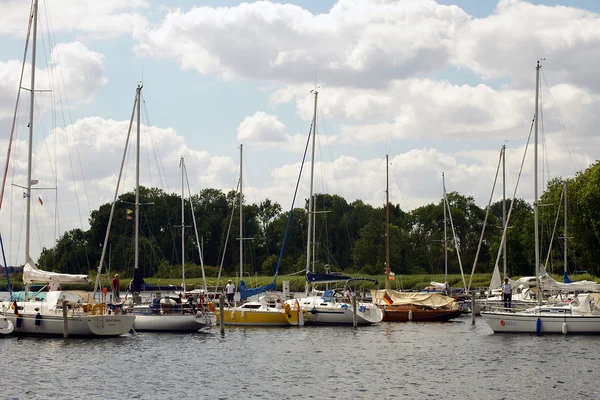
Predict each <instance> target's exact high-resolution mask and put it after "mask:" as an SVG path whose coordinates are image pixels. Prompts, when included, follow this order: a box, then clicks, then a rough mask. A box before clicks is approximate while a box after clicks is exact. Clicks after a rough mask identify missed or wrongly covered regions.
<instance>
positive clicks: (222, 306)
mask: <svg viewBox="0 0 600 400" xmlns="http://www.w3.org/2000/svg"><path fill="white" fill-rule="evenodd" d="M224 315H225V298H224V297H223V296H222V295H221V296H219V327H220V328H221V334H223V333H225V324H224V323H223V316H224Z"/></svg>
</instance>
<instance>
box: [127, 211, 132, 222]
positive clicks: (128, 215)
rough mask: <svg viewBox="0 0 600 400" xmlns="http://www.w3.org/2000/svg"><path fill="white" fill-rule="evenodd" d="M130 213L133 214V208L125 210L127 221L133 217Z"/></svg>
mask: <svg viewBox="0 0 600 400" xmlns="http://www.w3.org/2000/svg"><path fill="white" fill-rule="evenodd" d="M131 214H133V210H127V221H131V220H132V219H133V217H132V216H131Z"/></svg>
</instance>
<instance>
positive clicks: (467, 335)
mask: <svg viewBox="0 0 600 400" xmlns="http://www.w3.org/2000/svg"><path fill="white" fill-rule="evenodd" d="M597 340H598V338H597V337H586V336H526V335H525V336H523V335H494V334H492V333H491V330H490V329H489V328H488V327H487V325H485V323H484V322H483V320H481V319H477V322H476V324H475V325H472V324H471V319H470V317H465V318H462V319H459V320H458V321H457V322H453V323H397V324H394V323H382V324H379V325H375V326H371V327H361V328H359V329H353V328H350V327H302V328H297V327H292V328H268V329H264V328H242V327H226V328H225V333H224V335H221V333H220V331H219V328H218V327H215V328H214V329H212V330H209V331H206V332H203V333H196V334H194V333H191V334H190V333H187V334H164V333H162V334H161V333H150V332H145V333H139V334H136V335H128V336H125V337H119V338H110V339H74V338H71V339H67V340H65V339H62V338H56V339H47V338H3V339H2V340H0V354H2V356H3V362H4V368H3V375H4V376H3V382H9V383H10V384H5V385H3V397H6V398H17V399H21V398H28V399H36V398H39V399H42V398H43V399H46V398H60V399H69V398H72V399H80V398H87V399H96V398H98V399H100V398H101V399H113V398H120V399H122V398H136V399H173V398H195V399H196V398H217V399H218V398H222V399H231V398H232V397H238V398H244V399H252V398H260V399H268V398H276V399H288V398H289V399H292V398H308V399H322V398H352V399H373V398H377V397H380V398H390V397H392V396H393V397H400V398H402V397H404V398H428V397H434V398H439V397H445V398H458V397H468V398H477V399H488V398H489V399H499V398H517V397H518V398H523V397H524V398H527V397H529V396H528V393H535V396H536V397H538V396H539V397H546V398H564V397H567V396H568V397H576V398H599V397H600V390H599V389H597V385H596V384H595V376H596V374H597V371H596V365H598V357H599V356H598V354H597V351H596V348H597ZM532 395H533V394H532Z"/></svg>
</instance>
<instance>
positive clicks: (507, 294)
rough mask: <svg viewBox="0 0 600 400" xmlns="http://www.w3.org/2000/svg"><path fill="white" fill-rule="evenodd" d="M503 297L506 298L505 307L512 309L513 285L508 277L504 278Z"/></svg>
mask: <svg viewBox="0 0 600 400" xmlns="http://www.w3.org/2000/svg"><path fill="white" fill-rule="evenodd" d="M502 299H503V300H504V308H506V309H510V308H511V307H512V285H511V284H510V281H509V280H508V278H504V283H503V284H502Z"/></svg>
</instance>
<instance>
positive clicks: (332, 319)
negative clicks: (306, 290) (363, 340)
mask: <svg viewBox="0 0 600 400" xmlns="http://www.w3.org/2000/svg"><path fill="white" fill-rule="evenodd" d="M292 302H295V300H288V303H290V304H293V303H292ZM298 302H299V303H300V306H301V307H302V312H303V315H304V323H305V324H306V325H353V324H354V310H353V307H352V304H350V303H337V302H324V301H323V299H322V298H321V297H318V296H315V297H306V298H302V299H298ZM356 319H357V323H358V325H372V324H376V323H378V322H381V320H382V319H383V311H382V310H381V309H379V308H378V307H377V306H375V305H374V304H371V303H358V308H357V310H356Z"/></svg>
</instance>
